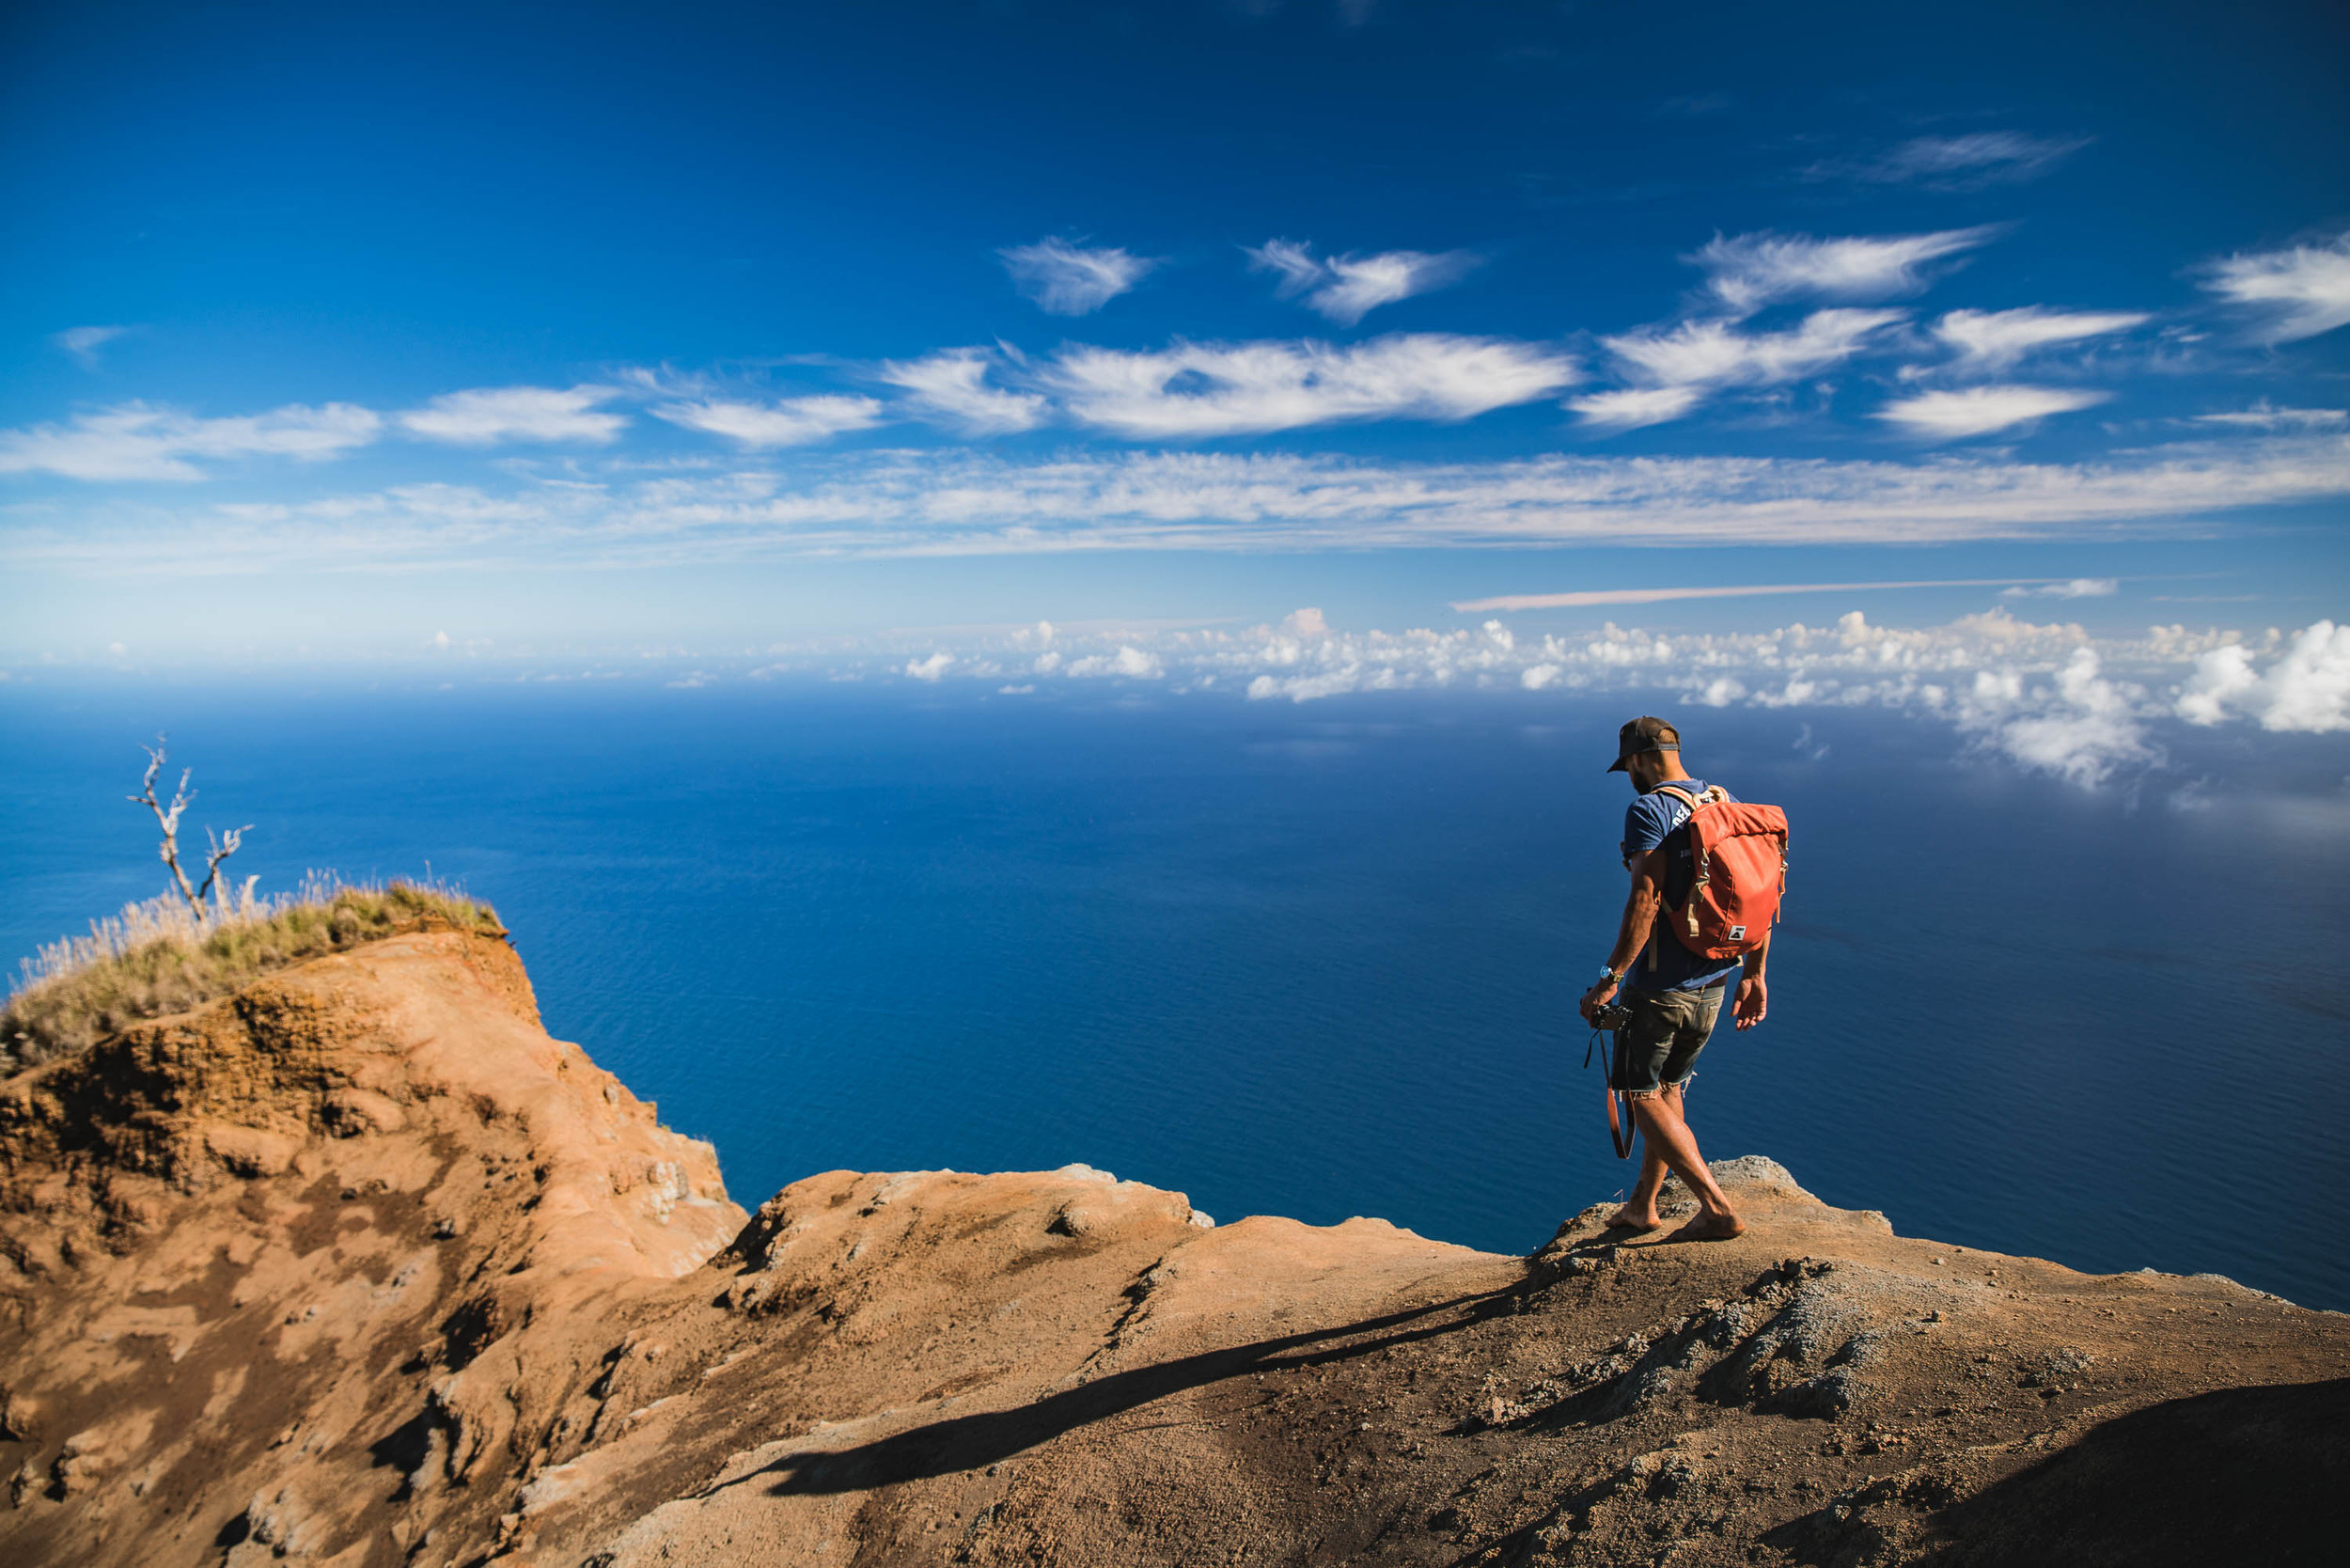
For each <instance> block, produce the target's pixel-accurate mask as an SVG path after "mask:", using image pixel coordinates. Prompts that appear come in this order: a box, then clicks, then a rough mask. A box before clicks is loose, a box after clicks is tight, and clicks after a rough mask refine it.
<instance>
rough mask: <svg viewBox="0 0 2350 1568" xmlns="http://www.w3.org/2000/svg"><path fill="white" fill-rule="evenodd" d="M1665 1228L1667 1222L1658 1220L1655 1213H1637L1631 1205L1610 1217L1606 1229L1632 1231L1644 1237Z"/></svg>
mask: <svg viewBox="0 0 2350 1568" xmlns="http://www.w3.org/2000/svg"><path fill="white" fill-rule="evenodd" d="M1664 1227H1665V1222H1664V1221H1663V1220H1661V1219H1659V1218H1657V1217H1656V1215H1654V1214H1653V1213H1650V1214H1639V1213H1637V1212H1636V1211H1635V1210H1634V1209H1633V1207H1632V1206H1631V1205H1630V1204H1629V1203H1627V1204H1625V1205H1624V1206H1623V1207H1622V1208H1621V1209H1618V1210H1617V1211H1616V1212H1615V1213H1614V1214H1612V1215H1608V1216H1607V1225H1606V1229H1607V1230H1610V1231H1633V1232H1635V1233H1636V1234H1638V1235H1643V1236H1645V1235H1647V1234H1648V1233H1649V1232H1650V1231H1661V1230H1663V1229H1664Z"/></svg>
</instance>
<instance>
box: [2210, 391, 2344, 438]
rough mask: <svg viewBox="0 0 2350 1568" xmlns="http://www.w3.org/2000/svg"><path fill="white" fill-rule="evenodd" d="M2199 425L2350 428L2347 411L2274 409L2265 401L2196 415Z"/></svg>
mask: <svg viewBox="0 0 2350 1568" xmlns="http://www.w3.org/2000/svg"><path fill="white" fill-rule="evenodd" d="M2195 422H2196V423H2197V424H2199V425H2233V426H2236V427H2239V428H2241V429H2246V430H2258V431H2274V430H2305V431H2322V430H2341V429H2342V428H2343V427H2344V426H2346V425H2350V409H2340V408H2275V407H2271V406H2270V404H2269V402H2268V400H2266V399H2265V398H2264V399H2262V400H2260V401H2259V402H2256V403H2254V404H2253V405H2252V406H2251V407H2250V408H2244V409H2236V410H2234V411H2233V412H2230V413H2225V414H2199V415H2197V416H2195Z"/></svg>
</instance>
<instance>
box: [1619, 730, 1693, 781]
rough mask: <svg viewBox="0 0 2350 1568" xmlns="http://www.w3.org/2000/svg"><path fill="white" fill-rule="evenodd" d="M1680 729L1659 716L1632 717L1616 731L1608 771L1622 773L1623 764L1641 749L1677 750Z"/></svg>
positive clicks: (1679, 742)
mask: <svg viewBox="0 0 2350 1568" xmlns="http://www.w3.org/2000/svg"><path fill="white" fill-rule="evenodd" d="M1680 749H1681V731H1680V730H1678V729H1674V728H1673V727H1672V726H1671V725H1669V724H1667V723H1666V722H1665V721H1664V720H1663V719H1660V718H1648V717H1645V716H1643V717H1640V718H1636V719H1634V720H1633V721H1632V722H1631V723H1630V724H1627V725H1625V726H1624V727H1623V728H1622V729H1620V730H1618V731H1617V732H1616V760H1615V762H1614V763H1613V764H1612V765H1611V766H1610V767H1609V768H1608V770H1607V771H1608V772H1609V773H1622V772H1623V771H1624V764H1625V763H1627V762H1629V761H1631V760H1632V759H1634V758H1635V757H1637V756H1638V755H1640V753H1642V752H1643V751H1679V750H1680Z"/></svg>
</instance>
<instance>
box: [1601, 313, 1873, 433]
mask: <svg viewBox="0 0 2350 1568" xmlns="http://www.w3.org/2000/svg"><path fill="white" fill-rule="evenodd" d="M1903 320H1904V313H1903V312H1902V311H1899V310H1853V309H1833V310H1815V311H1813V312H1812V313H1811V314H1810V315H1809V316H1807V317H1805V318H1804V319H1803V321H1800V322H1798V323H1797V324H1796V325H1794V326H1792V327H1788V328H1786V329H1784V330H1782V331H1779V332H1744V331H1741V330H1740V329H1739V328H1738V326H1737V325H1736V324H1735V323H1734V322H1731V321H1714V320H1709V321H1683V322H1682V323H1680V324H1679V325H1678V326H1675V327H1673V328H1671V329H1670V330H1669V331H1657V330H1649V331H1645V332H1635V333H1626V334H1624V335H1623V336H1622V337H1603V338H1601V339H1600V341H1601V343H1602V344H1603V345H1604V346H1605V347H1606V350H1607V352H1608V353H1609V354H1610V355H1611V356H1613V358H1614V360H1615V362H1616V367H1617V368H1618V369H1619V370H1620V371H1621V372H1622V373H1623V374H1624V375H1625V376H1626V377H1627V378H1629V379H1631V380H1634V381H1638V382H1646V383H1648V384H1649V385H1648V386H1646V387H1643V388H1636V389H1634V392H1633V393H1632V394H1631V395H1629V396H1627V395H1625V394H1622V393H1601V394H1598V395H1596V396H1593V397H1588V398H1581V399H1576V400H1573V401H1571V402H1570V403H1569V404H1568V406H1569V407H1570V408H1573V409H1574V410H1575V412H1577V413H1578V414H1581V415H1582V416H1584V418H1585V419H1586V420H1587V421H1588V422H1590V423H1593V424H1600V425H1612V426H1616V427H1618V428H1624V427H1628V426H1631V425H1634V424H1656V423H1659V422H1661V421H1663V420H1665V419H1669V418H1677V417H1679V416H1681V415H1683V414H1686V413H1688V412H1689V411H1690V410H1692V409H1694V408H1695V407H1696V406H1697V405H1698V403H1700V401H1702V400H1703V398H1704V397H1705V396H1706V395H1707V394H1710V393H1712V392H1716V391H1719V390H1722V389H1724V388H1729V387H1740V386H1777V385H1781V384H1785V383H1787V382H1790V381H1794V380H1798V379H1800V378H1802V377H1804V376H1810V375H1816V374H1817V373H1819V372H1820V371H1822V370H1825V369H1826V368H1829V367H1831V366H1834V365H1840V364H1841V363H1843V362H1844V361H1845V360H1847V359H1850V358H1851V357H1852V356H1853V355H1855V354H1857V353H1860V352H1862V351H1863V350H1864V349H1866V348H1868V347H1869V346H1870V344H1871V342H1872V339H1873V338H1875V337H1877V336H1878V335H1879V334H1881V333H1883V332H1884V331H1886V329H1888V327H1891V326H1894V325H1896V324H1898V323H1899V322H1900V321H1903Z"/></svg>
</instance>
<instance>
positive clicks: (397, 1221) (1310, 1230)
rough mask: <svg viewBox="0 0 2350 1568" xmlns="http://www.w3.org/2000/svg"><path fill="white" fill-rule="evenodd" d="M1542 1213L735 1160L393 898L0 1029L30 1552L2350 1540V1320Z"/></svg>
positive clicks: (1810, 1548)
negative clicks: (1465, 1212) (1525, 1225)
mask: <svg viewBox="0 0 2350 1568" xmlns="http://www.w3.org/2000/svg"><path fill="white" fill-rule="evenodd" d="M1717 1170H1718V1171H1719V1173H1720V1175H1721V1177H1722V1179H1723V1180H1724V1181H1725V1183H1728V1184H1734V1185H1735V1186H1736V1188H1737V1190H1738V1196H1739V1199H1740V1201H1741V1203H1742V1205H1744V1206H1745V1207H1746V1208H1747V1210H1748V1211H1749V1213H1750V1214H1751V1215H1752V1218H1753V1222H1754V1223H1753V1225H1752V1229H1751V1230H1750V1231H1749V1232H1748V1234H1747V1235H1746V1236H1744V1237H1741V1238H1739V1239H1738V1240H1737V1241H1734V1242H1731V1243H1727V1244H1719V1245H1711V1246H1705V1245H1673V1244H1669V1243H1664V1242H1660V1241H1657V1240H1654V1239H1649V1238H1643V1239H1641V1240H1640V1241H1637V1242H1631V1243H1627V1242H1625V1241H1623V1240H1622V1238H1621V1236H1620V1234H1618V1233H1609V1232H1603V1231H1599V1230H1598V1228H1597V1227H1598V1223H1599V1218H1600V1215H1601V1213H1602V1212H1603V1211H1601V1210H1599V1209H1596V1208H1595V1209H1592V1210H1590V1211H1586V1212H1585V1213H1584V1214H1582V1215H1577V1216H1575V1218H1574V1219H1572V1220H1570V1221H1569V1222H1568V1223H1567V1224H1566V1225H1565V1226H1563V1227H1561V1229H1560V1231H1559V1236H1558V1238H1557V1239H1556V1240H1555V1241H1554V1242H1553V1243H1552V1244H1551V1245H1550V1246H1549V1247H1546V1248H1544V1249H1543V1251H1542V1252H1540V1253H1538V1254H1536V1255H1535V1256H1534V1257H1532V1258H1530V1259H1518V1258H1503V1257H1495V1256H1492V1255H1489V1254H1483V1253H1478V1252H1474V1251H1470V1250H1468V1249H1465V1248H1463V1247H1451V1246H1448V1245H1445V1244H1442V1243H1439V1242H1433V1241H1429V1240H1426V1239H1424V1238H1422V1237H1419V1236H1416V1235H1414V1234H1412V1233H1411V1232H1410V1231H1402V1230H1398V1229H1397V1228H1395V1227H1393V1226H1391V1225H1388V1224H1386V1223H1385V1222H1382V1221H1378V1220H1372V1219H1354V1220H1349V1221H1347V1222H1346V1223H1345V1224H1343V1225H1339V1226H1334V1227H1327V1228H1316V1227H1309V1226H1305V1225H1301V1224H1297V1223H1295V1222H1293V1221H1290V1220H1285V1219H1277V1218H1270V1217H1262V1216H1259V1217H1251V1218H1247V1219H1244V1220H1241V1221H1239V1222H1237V1223H1234V1224H1230V1225H1224V1226H1211V1225H1208V1224H1206V1223H1205V1218H1204V1216H1202V1215H1196V1214H1194V1213H1193V1211H1192V1209H1191V1207H1190V1205H1189V1204H1188V1203H1187V1202H1186V1201H1185V1200H1184V1199H1183V1196H1182V1195H1181V1194H1177V1193H1169V1192H1162V1191H1159V1190H1156V1189H1154V1188H1151V1187H1146V1186H1142V1185H1140V1184H1136V1183H1132V1182H1120V1181H1118V1180H1116V1179H1115V1178H1113V1177H1111V1176H1109V1175H1107V1174H1105V1173H1104V1172H1101V1171H1096V1170H1091V1169H1089V1168H1085V1167H1071V1168H1066V1169H1063V1170H1059V1171H1053V1172H1046V1173H1027V1174H1008V1175H990V1176H974V1175H964V1174H961V1173H957V1172H951V1171H927V1172H922V1171H917V1172H905V1173H896V1174H864V1175H860V1174H856V1173H852V1172H846V1171H836V1172H830V1173H827V1174H824V1175H820V1176H814V1177H810V1178H808V1179H807V1180H806V1181H803V1182H799V1183H796V1184H793V1185H791V1186H790V1187H788V1188H786V1189H785V1190H784V1191H783V1192H781V1193H779V1194H777V1195H776V1197H775V1198H774V1199H772V1200H769V1201H768V1202H767V1203H766V1204H764V1205H763V1206H762V1207H761V1208H760V1210H759V1212H758V1213H757V1214H756V1215H744V1213H743V1211H742V1210H740V1209H739V1208H737V1207H736V1206H735V1205H734V1204H733V1203H732V1202H731V1201H729V1200H728V1198H727V1196H726V1194H725V1190H724V1188H723V1186H722V1185H721V1184H720V1179H719V1173H718V1168H717V1162H716V1158H715V1155H714V1153H713V1151H712V1150H711V1149H710V1147H709V1146H708V1145H707V1144H703V1143H699V1142H697V1141H695V1140H693V1139H689V1138H686V1137H681V1136H679V1135H677V1134H675V1133H673V1132H670V1131H668V1130H666V1129H665V1128H663V1127H662V1126H661V1125H660V1124H659V1122H658V1121H657V1119H656V1117H655V1115H654V1110H653V1107H652V1106H651V1105H647V1104H645V1103H643V1102H640V1101H638V1100H637V1099H636V1098H635V1096H634V1095H633V1094H631V1093H630V1092H629V1090H628V1089H627V1088H626V1086H624V1085H622V1084H620V1083H619V1081H618V1080H617V1079H615V1078H614V1077H613V1076H612V1075H611V1074H607V1073H605V1072H603V1071H602V1070H601V1069H599V1068H598V1067H596V1066H595V1065H594V1063H593V1062H591V1061H589V1060H588V1059H587V1056H586V1055H585V1054H584V1053H583V1052H581V1051H580V1050H579V1049H578V1048H577V1047H576V1046H572V1045H567V1044H564V1043H561V1042H558V1041H555V1040H552V1039H550V1038H549V1037H548V1036H547V1035H546V1033H545V1031H544V1030H543V1029H542V1028H541V1027H540V1023H539V1019H538V1014H537V1010H536V1008H535V1006H534V1004H533V1002H532V999H531V994H530V988H529V983H528V980H527V979H526V978H525V975H524V973H523V969H522V966H521V964H520V963H519V961H518V960H517V959H516V958H515V957H514V955H513V954H512V952H511V951H510V950H509V949H507V948H506V947H504V946H503V945H502V944H500V943H497V942H494V941H492V940H488V939H485V938H482V937H478V936H473V935H466V934H461V933H423V934H415V935H408V936H401V937H397V938H394V939H391V940H387V941H384V942H380V943H377V944H375V945H373V946H371V947H368V948H365V949H359V950H357V951H354V952H352V953H349V954H345V955H340V956H337V957H333V958H327V959H321V960H318V961H316V962H313V963H310V964H304V965H301V966H299V967H296V968H292V969H289V970H287V971H284V972H282V973H280V974H278V975H275V976H273V977H271V978H270V979H268V980H263V981H261V982H259V983H258V984H255V985H253V986H251V987H248V988H247V989H246V990H245V991H243V993H241V994H239V995H238V996H233V997H228V998H225V999H223V1000H221V1001H219V1002H215V1003H213V1004H211V1005H209V1006H207V1007H204V1008H202V1009H199V1010H197V1011H193V1012H189V1013H186V1014H183V1015H180V1016H179V1017H174V1018H168V1019H162V1020H158V1021H155V1022H153V1023H150V1024H146V1025H142V1026H140V1027H136V1028H133V1029H131V1030H129V1031H127V1032H126V1033H124V1034H121V1035H119V1036H117V1037H115V1038H113V1039H111V1040H108V1041H106V1042H104V1043H102V1044H101V1045H99V1046H97V1047H96V1048H94V1049H92V1050H90V1051H88V1052H86V1053H84V1054H82V1055H78V1056H75V1057H73V1058H69V1059H65V1060H61V1061H57V1062H53V1063H51V1064H48V1065H47V1066H44V1067H41V1068H38V1069H35V1070H33V1071H30V1072H26V1073H23V1074H18V1075H16V1076H14V1077H12V1078H9V1079H7V1080H5V1081H0V1302H4V1303H5V1307H6V1312H5V1316H4V1317H0V1476H6V1477H8V1498H7V1501H8V1504H9V1505H10V1506H8V1508H6V1509H5V1510H4V1511H0V1557H4V1558H5V1560H8V1561H9V1562H11V1563H25V1564H48V1563H56V1564H65V1563H76V1564H82V1563H86V1564H92V1565H100V1564H124V1565H139V1568H164V1565H174V1564H191V1565H193V1564H229V1565H250V1564H258V1563H261V1562H278V1561H291V1562H297V1563H316V1564H329V1563H331V1564H337V1565H344V1568H359V1565H363V1564H364V1565H370V1568H379V1565H380V1568H394V1565H404V1564H411V1563H413V1564H419V1565H424V1568H457V1565H460V1564H474V1563H483V1562H487V1561H489V1560H501V1561H509V1562H513V1563H517V1564H523V1563H530V1564H548V1565H555V1564H560V1565H563V1568H637V1565H639V1564H652V1563H697V1564H716V1565H731V1564H750V1563H759V1564H770V1563H776V1564H808V1565H816V1564H825V1565H835V1564H849V1563H855V1564H896V1563H937V1562H973V1563H991V1564H993V1563H1058V1564H1071V1565H1085V1568H1091V1565H1095V1564H1122V1563H1136V1564H1141V1563H1186V1564H1188V1563H1227V1562H1230V1563H1324V1562H1328V1563H1339V1562H1361V1563H1396V1564H1404V1563H1431V1564H1434V1563H1467V1562H1492V1563H1549V1562H1590V1563H1626V1564H1629V1563H1642V1564H1647V1563H1662V1562H1670V1563H1685V1564H1696V1563H1716V1562H1721V1563H1730V1562H1740V1563H1745V1562H1763V1563H1875V1562H1923V1561H1931V1562H1936V1563H1950V1564H1957V1563H1977V1562H1980V1563H2011V1562H2041V1561H2047V1562H2057V1561H2061V1562H2066V1563H2074V1564H2089V1563H2102V1562H2113V1563H2123V1562H2127V1563H2131V1564H2134V1565H2142V1564H2147V1563H2159V1562H2174V1561H2175V1562H2207V1561H2215V1560H2253V1559H2254V1558H2262V1557H2264V1558H2265V1559H2267V1560H2273V1561H2280V1562H2294V1561H2310V1562H2317V1561H2327V1562H2330V1561H2333V1560H2338V1555H2337V1554H2338V1550H2339V1548H2338V1544H2337V1543H2336V1541H2335V1539H2334V1536H2335V1533H2336V1530H2335V1527H2334V1525H2333V1523H2332V1521H2331V1519H2330V1517H2329V1516H2328V1515H2327V1513H2326V1511H2327V1510H2328V1509H2330V1508H2331V1506H2332V1504H2331V1502H2330V1500H2329V1499H2331V1498H2333V1497H2339V1496H2341V1495H2342V1494H2343V1492H2344V1490H2345V1487H2344V1483H2345V1482H2350V1320H2345V1319H2344V1318H2342V1317H2341V1316H2339V1315H2336V1314H2331V1313H2319V1312H2311V1311H2306V1310H2303V1309H2298V1308H2295V1307H2293V1306H2291V1305H2289V1304H2287V1303H2284V1302H2281V1301H2279V1300H2277V1299H2275V1298H2274V1297H2270V1296H2264V1295H2262V1294H2258V1293H2256V1292H2252V1291H2248V1290H2245V1289H2243V1288H2242V1287H2239V1286H2236V1285H2233V1284H2231V1283H2229V1282H2228V1281H2225V1280H2221V1279H2217V1278H2176V1277H2171V1276H2162V1275H2152V1274H2137V1275H2123V1276H2111V1277H2092V1276H2085V1275H2080V1274H2076V1273H2074V1272H2072V1271H2070V1270H2067V1269H2064V1268H2061V1267H2059V1266H2058V1265H2055V1264H2052V1263H2046V1262H2038V1261H2035V1260H2030V1259H2021V1258H2009V1257H2003V1256H1999V1255H1997V1254H1989V1253H1982V1252H1972V1251H1968V1250H1966V1249H1964V1248H1959V1247H1948V1246H1944V1245H1940V1244H1937V1243H1934V1242H1931V1241H1925V1240H1918V1239H1913V1238H1907V1237H1902V1236H1897V1235H1895V1234H1894V1233H1893V1232H1892V1231H1891V1230H1890V1228H1889V1227H1888V1225H1887V1224H1886V1222H1885V1220H1884V1219H1883V1217H1882V1216H1880V1215H1874V1214H1871V1213H1865V1212H1851V1211H1844V1210H1839V1209H1834V1208H1830V1207H1828V1206H1826V1205H1825V1204H1823V1203H1821V1202H1820V1201H1819V1200H1816V1199H1815V1198H1813V1197H1812V1196H1811V1195H1810V1194H1809V1193H1807V1192H1805V1191H1804V1190H1803V1189H1802V1188H1801V1186H1799V1185H1798V1184H1796V1182H1795V1180H1794V1178H1793V1177H1792V1176H1791V1175H1790V1174H1789V1173H1788V1172H1787V1171H1785V1170H1784V1169H1782V1168H1779V1167H1778V1166H1777V1165H1775V1164H1773V1163H1772V1162H1770V1161H1768V1160H1760V1159H1747V1160H1735V1161H1728V1162H1724V1163H1723V1164H1722V1165H1720V1166H1719V1167H1717Z"/></svg>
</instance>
